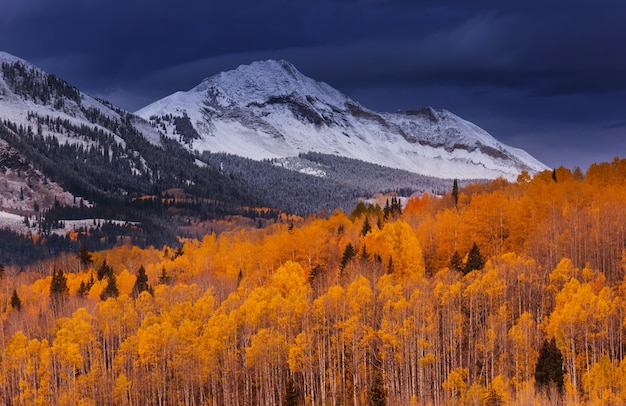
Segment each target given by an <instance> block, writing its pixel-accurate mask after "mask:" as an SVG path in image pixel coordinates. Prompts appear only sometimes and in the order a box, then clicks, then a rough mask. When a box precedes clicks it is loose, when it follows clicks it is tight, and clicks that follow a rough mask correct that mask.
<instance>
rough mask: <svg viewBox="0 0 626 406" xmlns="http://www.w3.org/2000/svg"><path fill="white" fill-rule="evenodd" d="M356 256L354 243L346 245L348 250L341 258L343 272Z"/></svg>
mask: <svg viewBox="0 0 626 406" xmlns="http://www.w3.org/2000/svg"><path fill="white" fill-rule="evenodd" d="M355 255H356V251H355V250H354V247H353V246H352V243H348V245H346V249H345V250H344V251H343V256H342V257H341V266H340V269H341V270H342V271H343V270H344V269H345V267H346V266H347V265H348V262H350V260H351V259H352V258H354V256H355Z"/></svg>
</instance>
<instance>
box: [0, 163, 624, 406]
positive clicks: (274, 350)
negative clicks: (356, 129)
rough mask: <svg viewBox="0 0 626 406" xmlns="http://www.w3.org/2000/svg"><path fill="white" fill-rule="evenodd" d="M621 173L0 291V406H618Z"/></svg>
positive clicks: (189, 250)
mask: <svg viewBox="0 0 626 406" xmlns="http://www.w3.org/2000/svg"><path fill="white" fill-rule="evenodd" d="M625 243H626V160H620V159H617V158H616V159H615V160H614V161H612V162H610V163H601V164H594V165H592V166H591V167H590V168H589V169H588V171H587V172H586V173H584V174H583V173H582V172H581V171H580V170H578V169H577V170H575V171H570V170H569V169H566V168H559V169H556V170H555V171H546V172H542V173H539V174H537V175H536V176H534V177H532V178H531V177H530V176H528V174H526V173H522V174H521V175H520V176H519V177H518V179H517V181H516V182H507V181H505V180H502V179H499V180H495V181H492V182H490V183H484V184H471V185H469V186H466V187H463V188H461V189H453V188H452V185H451V191H450V192H449V193H448V194H446V195H445V196H441V197H435V196H431V195H428V194H425V195H423V196H421V197H416V198H412V199H410V200H409V201H408V202H407V203H406V205H405V207H403V208H401V207H400V205H399V204H398V203H397V202H396V201H395V199H393V200H392V204H390V205H389V206H385V207H384V208H382V209H381V208H380V207H378V206H371V205H366V204H363V203H360V204H359V205H358V206H357V207H356V208H355V210H354V211H353V212H352V213H349V214H348V213H342V212H339V211H336V212H334V213H332V214H331V215H318V216H311V217H309V218H305V219H294V220H293V221H291V220H289V221H283V222H279V223H276V224H274V225H271V226H267V227H265V228H249V229H239V230H236V231H229V232H224V233H221V234H220V235H217V236H216V235H215V234H212V235H206V236H205V237H204V238H202V239H201V240H186V241H184V245H183V246H182V248H173V247H161V248H146V249H141V248H138V247H134V246H129V245H127V246H120V247H117V248H113V249H111V250H107V251H101V252H89V251H87V250H83V251H81V253H80V254H79V255H78V256H77V255H76V254H74V255H69V254H68V255H61V256H59V257H57V258H56V259H55V260H54V261H46V262H40V263H37V264H34V265H32V266H29V267H28V268H26V269H24V270H22V272H18V270H17V269H13V268H12V267H9V266H6V267H5V268H4V272H3V275H2V279H1V280H0V304H1V305H0V311H1V319H0V323H1V324H0V329H1V334H0V346H1V348H2V351H1V352H0V357H1V358H0V403H2V404H6V405H38V404H41V405H49V404H58V405H237V406H243V405H267V406H270V405H453V404H454V405H456V404H465V405H508V404H515V405H535V404H563V405H566V404H567V405H569V404H572V405H573V404H589V405H601V404H607V405H616V404H624V403H625V402H626V346H625V345H626V339H625V337H624V333H625V332H626V301H625V300H624V298H625V294H626V279H625V270H626V249H625Z"/></svg>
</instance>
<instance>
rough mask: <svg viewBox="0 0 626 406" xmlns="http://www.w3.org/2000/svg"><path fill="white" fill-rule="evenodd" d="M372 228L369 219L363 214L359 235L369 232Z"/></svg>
mask: <svg viewBox="0 0 626 406" xmlns="http://www.w3.org/2000/svg"><path fill="white" fill-rule="evenodd" d="M371 229H372V225H371V224H370V220H369V218H367V216H365V221H364V222H363V228H362V229H361V235H362V236H364V237H365V236H366V235H367V233H369V232H370V231H371Z"/></svg>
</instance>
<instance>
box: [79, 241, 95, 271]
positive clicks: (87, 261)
mask: <svg viewBox="0 0 626 406" xmlns="http://www.w3.org/2000/svg"><path fill="white" fill-rule="evenodd" d="M76 256H77V257H78V260H79V261H80V263H81V264H82V265H83V267H85V268H86V267H88V266H89V265H91V264H93V256H92V255H91V252H89V250H88V249H87V246H86V245H85V244H83V246H82V247H81V249H80V251H78V254H77V255H76Z"/></svg>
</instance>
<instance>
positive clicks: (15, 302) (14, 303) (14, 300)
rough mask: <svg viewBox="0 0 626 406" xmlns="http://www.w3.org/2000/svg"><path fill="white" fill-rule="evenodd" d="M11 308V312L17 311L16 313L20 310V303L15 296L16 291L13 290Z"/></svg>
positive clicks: (18, 298)
mask: <svg viewBox="0 0 626 406" xmlns="http://www.w3.org/2000/svg"><path fill="white" fill-rule="evenodd" d="M11 307H12V308H13V310H17V311H18V312H19V311H21V310H22V301H21V300H20V297H19V296H18V295H17V290H15V289H13V294H12V295H11Z"/></svg>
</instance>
